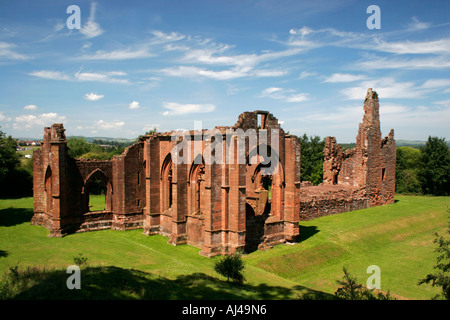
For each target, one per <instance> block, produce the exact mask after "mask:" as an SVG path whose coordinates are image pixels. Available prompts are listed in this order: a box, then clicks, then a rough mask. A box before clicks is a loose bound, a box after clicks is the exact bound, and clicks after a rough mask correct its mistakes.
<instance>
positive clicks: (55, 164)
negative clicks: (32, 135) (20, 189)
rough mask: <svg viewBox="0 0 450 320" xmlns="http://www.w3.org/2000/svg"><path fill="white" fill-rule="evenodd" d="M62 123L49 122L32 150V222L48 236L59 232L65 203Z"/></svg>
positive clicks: (59, 233) (64, 137) (65, 150)
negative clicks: (38, 147)
mask: <svg viewBox="0 0 450 320" xmlns="http://www.w3.org/2000/svg"><path fill="white" fill-rule="evenodd" d="M64 131H65V129H64V127H63V125H62V124H59V123H57V124H53V125H52V126H51V127H49V128H45V129H44V140H43V143H42V147H41V148H40V149H36V150H35V151H34V153H33V173H34V174H33V189H34V208H35V214H34V216H33V219H32V221H31V223H32V224H42V225H44V226H45V227H46V228H47V229H49V230H50V235H51V236H56V237H58V236H62V235H63V234H62V229H63V226H62V225H61V222H62V221H64V219H62V218H63V215H64V213H65V211H66V210H65V209H64V208H65V206H67V197H68V196H69V194H68V192H67V190H66V189H67V185H66V183H65V182H66V181H67V179H66V175H67V173H68V170H67V169H68V168H67V163H68V159H69V155H68V153H67V140H66V135H65V133H64Z"/></svg>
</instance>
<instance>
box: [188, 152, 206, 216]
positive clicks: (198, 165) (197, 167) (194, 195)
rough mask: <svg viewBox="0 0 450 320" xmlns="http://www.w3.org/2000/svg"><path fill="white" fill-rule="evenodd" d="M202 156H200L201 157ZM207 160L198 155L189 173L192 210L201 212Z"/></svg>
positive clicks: (192, 211)
mask: <svg viewBox="0 0 450 320" xmlns="http://www.w3.org/2000/svg"><path fill="white" fill-rule="evenodd" d="M199 157H200V158H199ZM204 175H205V160H204V159H203V157H202V156H201V155H198V156H197V158H196V160H194V162H193V164H192V166H191V170H190V173H189V185H190V188H189V189H190V192H189V193H190V204H191V205H190V212H191V213H196V214H198V213H200V212H201V193H202V183H203V181H204V180H205V179H204Z"/></svg>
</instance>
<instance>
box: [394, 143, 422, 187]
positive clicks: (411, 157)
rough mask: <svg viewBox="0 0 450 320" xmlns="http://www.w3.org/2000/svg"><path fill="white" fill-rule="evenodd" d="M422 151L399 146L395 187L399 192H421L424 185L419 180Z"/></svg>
mask: <svg viewBox="0 0 450 320" xmlns="http://www.w3.org/2000/svg"><path fill="white" fill-rule="evenodd" d="M420 156H421V151H420V149H417V148H412V147H407V146H404V147H398V148H397V164H396V177H395V188H396V192H397V193H403V194H409V193H413V194H419V193H421V192H422V187H421V185H420V181H419V177H418V175H419V170H420Z"/></svg>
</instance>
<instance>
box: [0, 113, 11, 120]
mask: <svg viewBox="0 0 450 320" xmlns="http://www.w3.org/2000/svg"><path fill="white" fill-rule="evenodd" d="M0 121H11V118H10V117H7V116H5V115H4V114H3V113H2V112H0Z"/></svg>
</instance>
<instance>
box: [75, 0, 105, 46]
mask: <svg viewBox="0 0 450 320" xmlns="http://www.w3.org/2000/svg"><path fill="white" fill-rule="evenodd" d="M96 8H97V3H95V2H92V3H91V12H90V15H89V18H88V21H87V22H86V24H85V25H84V26H83V27H82V28H81V29H80V32H81V33H82V34H84V35H85V36H86V37H87V38H94V37H97V36H99V35H101V34H102V33H103V30H102V29H101V28H100V25H99V24H98V23H97V22H95V21H94V19H95V10H96Z"/></svg>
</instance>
